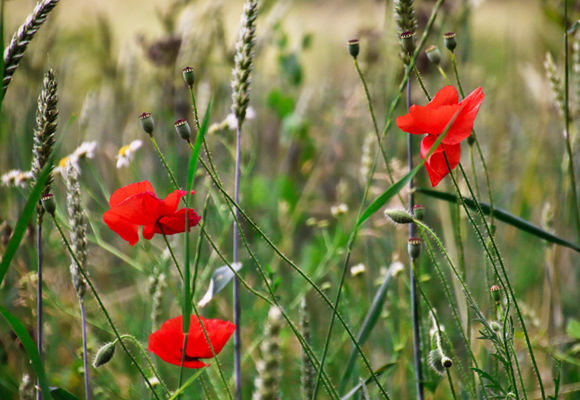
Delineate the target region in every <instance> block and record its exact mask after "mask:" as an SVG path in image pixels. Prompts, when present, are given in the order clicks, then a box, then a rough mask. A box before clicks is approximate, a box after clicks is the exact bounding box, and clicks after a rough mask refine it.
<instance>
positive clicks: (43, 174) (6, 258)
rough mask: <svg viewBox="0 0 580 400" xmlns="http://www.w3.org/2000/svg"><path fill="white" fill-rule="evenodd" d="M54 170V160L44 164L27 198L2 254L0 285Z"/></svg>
mask: <svg viewBox="0 0 580 400" xmlns="http://www.w3.org/2000/svg"><path fill="white" fill-rule="evenodd" d="M51 170H52V162H51V160H49V162H48V163H47V164H46V165H45V166H44V168H43V169H42V171H40V175H39V176H38V179H37V180H36V183H35V184H34V186H33V188H32V190H31V191H30V194H29V195H28V199H27V200H26V204H25V205H24V210H22V215H20V218H19V219H18V222H17V223H16V227H15V228H14V233H12V237H11V238H10V241H9V242H8V245H7V246H6V251H5V252H4V255H3V256H2V263H0V285H2V281H3V280H4V277H5V276H6V272H7V271H8V267H10V263H11V262H12V259H13V258H14V255H15V254H16V250H18V247H19V246H20V242H21V241H22V238H23V237H24V234H25V233H26V228H27V227H28V222H29V221H30V219H31V218H32V215H33V214H34V211H35V209H36V205H37V204H38V202H39V201H40V197H41V196H42V191H43V190H44V184H45V182H46V180H47V179H48V176H49V175H50V171H51Z"/></svg>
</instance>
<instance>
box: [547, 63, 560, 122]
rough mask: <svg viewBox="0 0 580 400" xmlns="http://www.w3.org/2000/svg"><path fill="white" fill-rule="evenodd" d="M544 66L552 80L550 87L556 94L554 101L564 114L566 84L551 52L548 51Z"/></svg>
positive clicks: (549, 78)
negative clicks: (563, 82)
mask: <svg viewBox="0 0 580 400" xmlns="http://www.w3.org/2000/svg"><path fill="white" fill-rule="evenodd" d="M544 68H545V69H546V76H547V77H548V80H549V81H550V88H551V89H552V94H553V95H554V101H555V103H556V105H557V106H558V110H559V111H560V115H564V89H563V87H564V86H563V84H562V79H561V78H560V75H559V74H558V70H557V67H556V63H555V62H554V59H553V58H552V55H551V54H550V53H546V59H545V60H544Z"/></svg>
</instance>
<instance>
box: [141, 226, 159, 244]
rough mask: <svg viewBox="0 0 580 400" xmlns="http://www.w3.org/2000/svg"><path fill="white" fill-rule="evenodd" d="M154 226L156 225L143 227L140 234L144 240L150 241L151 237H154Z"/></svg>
mask: <svg viewBox="0 0 580 400" xmlns="http://www.w3.org/2000/svg"><path fill="white" fill-rule="evenodd" d="M155 225H156V224H149V225H145V226H143V232H142V234H143V237H144V238H145V239H147V240H151V239H152V238H153V235H155Z"/></svg>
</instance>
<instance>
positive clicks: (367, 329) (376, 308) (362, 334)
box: [338, 264, 398, 393]
mask: <svg viewBox="0 0 580 400" xmlns="http://www.w3.org/2000/svg"><path fill="white" fill-rule="evenodd" d="M397 268H398V266H397ZM394 270H395V265H394V264H392V265H391V266H390V267H389V269H388V270H387V275H386V276H385V279H384V280H383V283H382V284H381V286H380V287H379V289H378V290H377V292H376V293H375V297H374V299H373V302H372V304H371V307H370V308H369V311H368V312H367V315H366V317H365V319H364V321H363V323H362V326H361V328H360V330H359V332H358V334H357V336H356V340H357V342H358V344H359V345H360V346H362V345H363V344H364V343H365V342H366V340H367V339H368V337H369V335H370V333H371V331H372V330H373V328H374V327H375V325H376V323H377V321H378V319H379V316H380V315H381V311H382V309H383V304H384V303H385V298H386V296H387V287H388V285H389V282H390V281H391V278H392V277H393V271H394ZM356 355H357V352H356V349H355V348H354V347H353V348H352V349H351V351H350V355H349V356H348V361H347V362H346V367H345V370H344V372H343V374H342V378H341V379H340V385H339V386H338V392H339V393H341V392H343V391H344V390H345V389H346V384H347V383H348V380H349V378H350V376H351V374H352V370H353V366H354V363H355V361H356Z"/></svg>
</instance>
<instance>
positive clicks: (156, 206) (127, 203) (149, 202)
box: [111, 192, 163, 225]
mask: <svg viewBox="0 0 580 400" xmlns="http://www.w3.org/2000/svg"><path fill="white" fill-rule="evenodd" d="M111 211H113V212H114V213H115V214H118V215H122V216H123V217H124V218H125V219H126V220H127V221H129V222H131V223H133V224H137V225H148V224H153V223H155V221H157V220H158V219H159V218H160V217H161V216H162V215H163V214H162V213H161V212H162V211H163V202H162V200H160V199H158V198H157V197H156V196H155V194H154V193H152V192H143V193H138V194H135V195H133V196H131V197H128V198H127V199H125V200H124V201H122V202H121V203H119V204H118V205H117V206H115V207H111Z"/></svg>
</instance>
